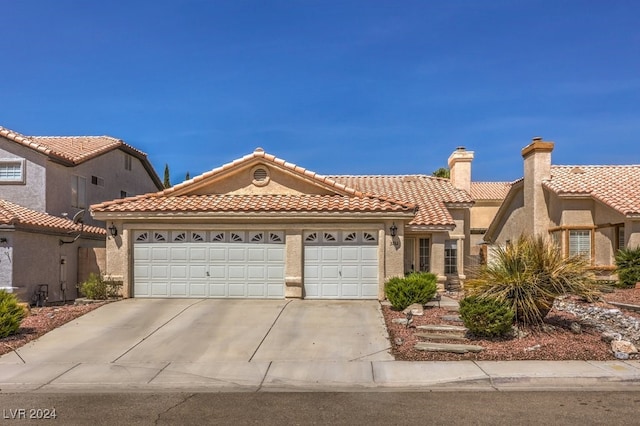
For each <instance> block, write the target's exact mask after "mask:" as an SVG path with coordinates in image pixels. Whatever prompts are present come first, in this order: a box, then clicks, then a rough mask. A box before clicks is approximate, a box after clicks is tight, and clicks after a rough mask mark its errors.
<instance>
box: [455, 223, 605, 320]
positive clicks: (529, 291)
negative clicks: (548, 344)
mask: <svg viewBox="0 0 640 426" xmlns="http://www.w3.org/2000/svg"><path fill="white" fill-rule="evenodd" d="M492 254H493V257H492V259H491V260H490V261H489V262H488V263H487V264H486V265H483V266H481V267H480V268H479V269H478V270H477V271H476V272H475V273H474V274H473V277H472V279H470V280H468V281H467V282H466V283H465V291H466V292H467V295H468V296H478V297H480V298H493V299H497V300H499V301H504V302H507V303H508V304H509V305H510V306H511V308H512V309H513V311H514V312H515V314H516V316H515V320H516V321H517V322H519V323H521V324H523V325H526V326H539V325H541V324H542V322H543V320H544V317H545V316H546V315H547V314H548V313H549V311H550V310H551V308H552V306H553V301H554V300H555V298H556V297H558V296H561V295H569V294H572V295H577V296H582V297H584V298H586V299H588V300H594V299H595V298H596V297H597V295H598V291H597V289H596V287H595V285H594V284H595V281H594V279H595V277H594V275H593V273H592V272H591V271H590V270H589V262H588V261H587V260H586V259H585V258H584V257H582V256H570V257H567V258H566V257H564V256H563V253H562V250H561V248H560V247H559V246H558V245H556V244H555V243H553V242H552V241H551V240H550V239H548V238H545V237H543V236H529V235H523V236H521V237H519V238H518V240H517V241H515V242H513V243H511V244H509V245H507V246H506V247H495V248H493V249H492Z"/></svg>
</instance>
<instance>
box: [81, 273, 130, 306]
mask: <svg viewBox="0 0 640 426" xmlns="http://www.w3.org/2000/svg"><path fill="white" fill-rule="evenodd" d="M121 286H122V284H121V283H119V282H117V281H113V280H111V279H109V278H103V277H101V276H100V275H96V274H94V273H91V274H89V278H88V279H87V280H86V281H85V282H83V283H82V285H81V286H80V292H81V293H82V294H84V295H85V296H86V297H87V298H89V299H94V300H106V299H109V298H110V297H116V296H118V293H119V289H120V287H121Z"/></svg>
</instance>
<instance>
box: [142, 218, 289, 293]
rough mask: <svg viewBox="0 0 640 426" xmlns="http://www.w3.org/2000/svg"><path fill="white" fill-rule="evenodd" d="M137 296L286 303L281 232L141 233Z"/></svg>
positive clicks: (282, 235) (282, 234)
mask: <svg viewBox="0 0 640 426" xmlns="http://www.w3.org/2000/svg"><path fill="white" fill-rule="evenodd" d="M133 247H134V255H133V257H134V274H133V275H134V276H133V282H134V296H135V297H185V298H188V297H193V298H205V297H212V298H226V297H235V298H257V299H266V298H275V299H281V298H283V297H284V233H283V232H280V231H267V232H263V231H257V232H254V231H250V232H244V231H237V232H229V231H220V232H217V231H214V232H210V231H137V232H135V233H134V245H133Z"/></svg>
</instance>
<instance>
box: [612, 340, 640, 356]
mask: <svg viewBox="0 0 640 426" xmlns="http://www.w3.org/2000/svg"><path fill="white" fill-rule="evenodd" d="M611 350H612V351H613V353H617V352H622V353H625V354H637V353H638V348H636V347H635V346H634V345H633V343H631V342H629V341H627V340H614V341H612V342H611Z"/></svg>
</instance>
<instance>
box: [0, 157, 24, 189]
mask: <svg viewBox="0 0 640 426" xmlns="http://www.w3.org/2000/svg"><path fill="white" fill-rule="evenodd" d="M24 165H25V161H24V160H20V159H16V160H0V183H24Z"/></svg>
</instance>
